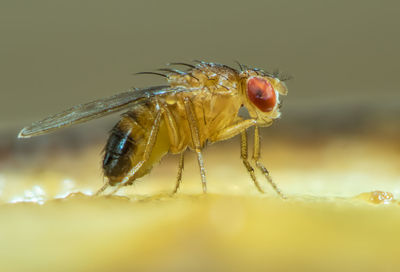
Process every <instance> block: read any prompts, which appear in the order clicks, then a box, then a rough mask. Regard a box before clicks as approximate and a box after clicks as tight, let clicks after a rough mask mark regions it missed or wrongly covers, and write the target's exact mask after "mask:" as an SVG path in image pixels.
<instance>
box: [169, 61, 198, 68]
mask: <svg viewBox="0 0 400 272" xmlns="http://www.w3.org/2000/svg"><path fill="white" fill-rule="evenodd" d="M167 65H168V66H170V65H183V66H187V67H189V68H192V69H195V68H196V66H194V65H192V64H189V63H184V62H169V63H167Z"/></svg>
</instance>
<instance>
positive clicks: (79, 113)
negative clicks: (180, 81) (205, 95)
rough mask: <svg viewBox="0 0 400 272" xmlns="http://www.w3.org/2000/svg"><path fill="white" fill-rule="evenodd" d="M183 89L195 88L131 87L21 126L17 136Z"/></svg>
mask: <svg viewBox="0 0 400 272" xmlns="http://www.w3.org/2000/svg"><path fill="white" fill-rule="evenodd" d="M185 91H186V92H190V91H195V89H186V88H182V87H176V88H171V87H169V86H157V87H150V88H145V89H134V88H132V89H129V90H128V91H126V92H123V93H119V94H116V95H114V96H111V97H109V98H105V99H98V100H95V101H92V102H89V103H85V104H81V105H78V106H75V107H72V108H70V109H68V110H65V111H63V112H60V113H57V114H54V115H51V116H49V117H46V118H45V119H43V120H41V121H38V122H34V123H32V125H30V126H27V127H25V128H23V129H22V130H21V132H20V133H19V135H18V138H29V137H32V136H38V135H42V134H46V133H50V132H52V131H54V130H57V129H60V128H63V127H68V126H71V125H74V124H79V123H83V122H86V121H89V120H92V119H96V118H99V117H102V116H106V115H109V114H112V113H115V112H118V111H121V110H124V109H126V108H129V107H131V106H132V105H133V104H134V103H138V102H139V101H143V100H145V99H149V98H151V97H153V96H157V95H162V94H165V93H170V92H172V93H173V92H185Z"/></svg>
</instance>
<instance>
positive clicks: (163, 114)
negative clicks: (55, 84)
mask: <svg viewBox="0 0 400 272" xmlns="http://www.w3.org/2000/svg"><path fill="white" fill-rule="evenodd" d="M169 65H170V66H169V68H164V69H159V72H141V73H138V74H156V75H160V76H163V77H165V78H166V80H167V81H168V84H167V85H164V86H157V87H150V88H145V89H129V90H128V91H126V92H123V93H120V94H117V95H114V96H111V97H109V98H105V99H100V100H96V101H93V102H90V103H86V104H81V105H78V106H75V107H72V108H70V109H68V110H66V111H64V112H61V113H58V114H55V115H52V116H49V117H47V118H45V119H43V120H41V121H38V122H35V123H33V124H32V125H30V126H28V127H25V128H24V129H22V130H21V132H20V133H19V136H18V137H19V138H29V137H32V136H37V135H42V134H46V133H49V132H52V131H54V130H57V129H60V128H63V127H67V126H70V125H73V124H78V123H82V122H86V121H89V120H92V119H95V118H99V117H102V116H106V115H109V114H112V113H115V112H119V111H122V110H127V111H126V112H125V113H124V114H122V117H121V119H120V121H119V122H118V123H117V124H116V125H115V126H114V128H113V129H112V131H111V134H110V136H109V138H108V141H107V144H106V146H105V152H104V158H103V171H104V175H105V177H106V178H107V182H106V183H105V184H104V185H103V186H102V187H101V188H100V189H99V190H98V191H97V193H96V195H98V194H100V193H102V192H103V191H104V190H105V189H106V188H108V187H110V186H111V187H114V189H113V191H112V193H115V192H116V191H117V190H118V189H119V188H121V187H122V186H125V185H130V184H132V183H133V182H134V181H135V180H136V179H138V178H140V177H143V176H144V175H146V174H148V173H149V172H150V171H151V169H152V167H153V165H154V164H156V163H157V162H159V161H160V159H161V158H162V157H163V156H164V155H166V154H167V153H172V154H180V160H179V167H178V176H177V181H176V185H175V189H174V191H173V192H174V193H176V192H177V191H178V188H179V186H180V184H181V180H182V171H183V167H184V156H183V154H184V151H185V150H186V149H188V148H189V149H191V150H193V151H195V152H196V154H197V161H198V164H199V168H200V176H201V182H202V189H203V192H204V193H206V192H207V181H206V171H205V167H204V162H203V156H202V149H203V148H204V147H205V146H206V145H207V144H208V143H214V142H218V141H224V140H227V139H229V138H232V137H233V136H235V135H238V134H240V135H241V149H240V150H241V159H242V161H243V164H244V166H245V168H246V169H247V171H248V172H249V174H250V177H251V179H252V180H253V182H254V184H255V186H256V187H257V189H258V190H259V191H260V192H262V193H264V191H263V189H262V187H261V186H260V184H259V183H258V181H257V179H256V176H255V173H254V168H253V166H252V164H251V163H250V161H249V157H248V147H247V130H248V129H249V128H251V127H254V131H255V132H254V150H253V152H254V153H253V157H252V162H253V163H254V165H255V167H256V168H258V169H259V170H260V171H261V172H262V173H263V174H264V176H265V177H266V179H267V181H268V182H269V183H270V184H271V185H272V187H273V189H274V190H275V191H276V192H277V193H278V194H279V195H280V196H281V197H284V195H283V194H282V193H281V191H280V190H279V189H278V187H277V186H276V184H275V183H274V182H273V181H272V179H271V177H270V175H269V172H268V170H267V168H266V167H265V166H264V165H263V164H262V163H261V162H260V136H259V127H268V126H270V125H271V124H272V122H273V121H274V120H275V119H277V118H279V117H280V114H281V113H280V105H281V96H282V95H286V94H287V87H286V85H285V83H284V80H285V79H284V78H282V77H280V76H279V74H277V73H269V72H265V71H263V70H260V69H254V68H249V67H247V66H244V65H241V64H239V63H238V65H239V69H234V68H231V67H229V66H227V65H222V64H217V63H211V62H203V61H195V62H194V63H193V64H190V63H170V64H169ZM177 66H182V67H185V69H182V70H177V69H172V68H171V67H177ZM242 107H245V108H246V109H247V111H248V113H249V116H250V117H249V118H243V117H240V116H239V110H240V108H242Z"/></svg>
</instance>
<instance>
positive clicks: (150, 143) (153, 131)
mask: <svg viewBox="0 0 400 272" xmlns="http://www.w3.org/2000/svg"><path fill="white" fill-rule="evenodd" d="M160 121H161V110H159V111H158V112H157V116H156V118H155V120H154V123H153V126H152V128H151V131H150V135H149V139H148V140H147V143H146V146H145V149H144V152H143V157H142V159H141V160H140V161H139V163H137V164H136V165H135V166H134V167H133V168H132V169H131V170H130V171H129V172H128V174H127V175H126V176H125V177H124V178H123V180H122V181H121V182H120V183H118V185H117V186H116V188H115V189H114V190H113V191H112V192H111V193H110V195H113V194H115V193H116V192H117V191H118V190H119V189H121V187H123V186H125V185H127V184H128V182H132V178H133V176H134V175H135V173H136V172H137V171H139V169H140V168H141V167H142V166H143V164H144V163H145V162H146V161H147V160H148V159H149V158H150V155H151V152H152V151H153V147H154V144H155V143H156V140H157V134H158V130H159V128H160Z"/></svg>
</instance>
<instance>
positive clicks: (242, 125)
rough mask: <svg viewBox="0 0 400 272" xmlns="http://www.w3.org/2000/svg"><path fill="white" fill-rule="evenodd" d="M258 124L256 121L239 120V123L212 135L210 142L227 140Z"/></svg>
mask: <svg viewBox="0 0 400 272" xmlns="http://www.w3.org/2000/svg"><path fill="white" fill-rule="evenodd" d="M256 123H257V121H256V120H254V119H247V120H242V119H239V122H237V123H235V124H233V125H230V126H228V127H226V128H224V129H222V130H220V131H218V132H217V133H216V134H214V135H212V136H211V137H210V139H209V140H210V141H211V142H218V141H224V140H227V139H229V138H232V137H234V136H236V135H238V134H240V133H242V132H243V131H245V130H246V129H248V128H250V127H252V126H254V125H255V124H256Z"/></svg>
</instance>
